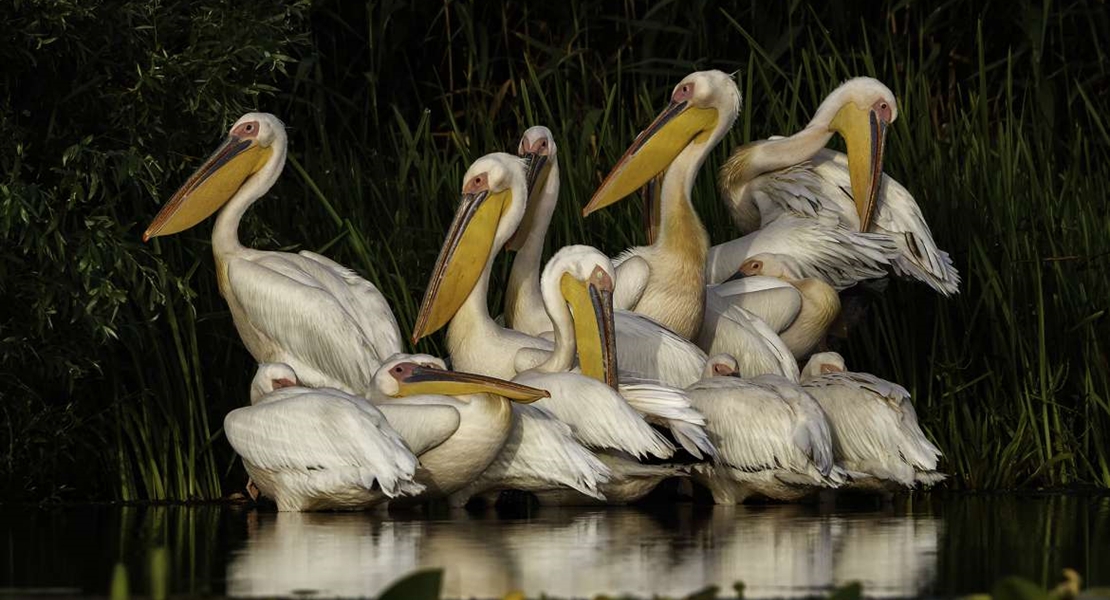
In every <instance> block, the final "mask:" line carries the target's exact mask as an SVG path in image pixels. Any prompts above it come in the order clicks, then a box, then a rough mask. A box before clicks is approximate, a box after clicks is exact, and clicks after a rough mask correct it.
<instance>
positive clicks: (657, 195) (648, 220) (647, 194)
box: [640, 173, 663, 245]
mask: <svg viewBox="0 0 1110 600" xmlns="http://www.w3.org/2000/svg"><path fill="white" fill-rule="evenodd" d="M640 195H641V196H643V197H644V229H646V230H647V243H648V245H651V244H654V243H655V238H656V237H657V236H658V235H659V224H660V216H661V215H660V211H661V210H662V209H663V202H662V201H663V173H660V174H658V175H656V176H655V177H652V178H651V179H650V180H648V182H647V183H646V184H644V187H643V188H642V189H641V190H640Z"/></svg>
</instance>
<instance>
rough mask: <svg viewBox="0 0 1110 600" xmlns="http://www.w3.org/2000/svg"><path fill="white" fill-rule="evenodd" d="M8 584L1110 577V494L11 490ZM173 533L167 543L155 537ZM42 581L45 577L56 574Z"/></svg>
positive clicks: (889, 593) (347, 588) (917, 582)
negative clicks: (156, 578)
mask: <svg viewBox="0 0 1110 600" xmlns="http://www.w3.org/2000/svg"><path fill="white" fill-rule="evenodd" d="M0 534H2V536H3V538H2V540H3V542H2V548H0V596H5V595H23V594H29V593H32V592H35V593H44V592H46V593H50V594H67V595H69V594H78V593H80V594H101V595H103V594H105V593H106V592H107V590H108V585H109V581H110V579H111V574H112V570H113V566H114V565H115V564H116V563H117V562H118V561H122V562H123V563H124V564H126V565H127V567H128V573H129V575H130V578H131V590H132V592H136V593H141V594H145V593H147V592H148V590H149V589H150V588H149V586H150V583H149V579H150V578H151V575H150V573H151V563H152V562H154V560H155V559H154V558H153V557H154V556H156V555H160V556H162V557H163V559H164V560H166V562H168V567H169V568H168V571H169V573H170V575H169V578H170V582H169V592H170V593H171V594H189V595H208V594H213V595H228V596H273V595H283V596H289V595H307V596H313V597H318V596H334V595H342V596H367V595H374V594H377V593H378V592H379V591H380V590H381V589H382V588H383V587H384V586H386V585H387V584H388V583H389V582H390V581H392V580H393V579H394V578H395V577H397V576H398V575H400V574H404V573H406V572H408V571H411V570H413V569H415V568H418V567H426V566H439V567H446V568H447V570H446V575H445V587H446V590H445V591H446V594H445V596H446V597H449V598H456V597H480V598H481V597H485V598H489V597H498V598H499V597H501V596H503V595H504V594H505V593H506V592H508V591H510V590H517V589H518V590H522V591H524V592H526V593H528V594H529V595H530V596H533V595H534V596H538V595H539V594H540V593H541V592H545V593H547V594H549V595H553V596H558V597H568V596H575V597H583V596H590V597H592V596H593V595H596V594H600V593H612V594H615V593H629V594H635V595H637V596H646V597H650V596H651V595H652V594H667V595H682V594H687V593H690V592H692V591H694V590H697V589H700V588H702V587H704V586H706V585H708V584H716V585H718V586H721V587H722V589H724V590H729V591H730V593H731V586H732V584H733V583H734V582H736V581H743V582H744V583H745V584H746V588H745V595H746V596H748V597H800V596H805V595H810V594H813V593H816V592H821V591H825V590H827V589H829V588H830V587H831V586H835V585H839V584H844V583H847V582H850V581H853V580H858V581H861V582H862V583H863V585H864V592H865V594H866V595H868V596H871V597H883V598H886V597H920V596H933V597H936V596H940V597H950V596H954V595H957V594H964V593H970V592H976V591H984V590H989V588H990V585H991V582H993V581H994V580H995V579H996V578H998V577H999V576H1002V575H1007V574H1018V575H1024V576H1026V577H1029V578H1032V579H1034V580H1037V581H1042V582H1054V581H1056V580H1057V577H1058V574H1059V572H1060V570H1061V569H1062V568H1063V567H1066V566H1070V567H1074V568H1076V569H1078V570H1079V571H1080V572H1081V573H1083V574H1085V575H1086V576H1087V579H1088V581H1089V583H1090V584H1092V585H1094V584H1101V585H1106V584H1108V583H1110V498H1107V497H1101V498H1100V497H1089V496H1088V497H1084V496H1079V497H1076V496H1050V497H1009V496H988V497H984V496H973V497H946V498H928V499H924V500H922V499H918V500H916V501H915V502H914V503H913V504H912V505H911V504H909V503H897V504H896V507H894V508H889V507H888V508H879V507H877V506H876V507H873V508H866V509H861V508H855V509H851V510H848V509H843V508H838V509H827V508H826V509H819V508H818V507H812V506H767V507H710V506H694V505H690V504H682V505H675V506H665V507H656V508H651V509H614V508H608V509H596V510H595V509H536V510H533V511H531V512H530V513H527V514H517V515H508V514H505V513H504V512H501V513H498V512H495V511H488V512H485V513H480V514H476V513H467V512H463V511H450V512H448V511H443V512H442V513H439V514H433V515H430V516H425V515H421V514H408V515H398V514H394V515H385V514H366V513H356V514H277V513H273V512H259V511H255V510H250V509H245V508H236V507H220V506H202V507H147V508H122V509H121V508H116V507H105V506H94V507H79V508H50V509H39V508H27V507H12V506H4V507H0ZM157 548H164V550H155V549H157ZM44 588H45V589H44Z"/></svg>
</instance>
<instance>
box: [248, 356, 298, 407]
mask: <svg viewBox="0 0 1110 600" xmlns="http://www.w3.org/2000/svg"><path fill="white" fill-rule="evenodd" d="M297 384H298V382H297V373H296V372H294V371H293V367H290V366H289V365H287V364H285V363H261V364H259V365H258V370H257V371H255V372H254V379H252V380H251V404H258V400H259V399H261V398H262V397H263V396H265V395H266V394H269V393H270V392H272V391H274V390H277V389H281V388H285V387H293V386H295V385H297Z"/></svg>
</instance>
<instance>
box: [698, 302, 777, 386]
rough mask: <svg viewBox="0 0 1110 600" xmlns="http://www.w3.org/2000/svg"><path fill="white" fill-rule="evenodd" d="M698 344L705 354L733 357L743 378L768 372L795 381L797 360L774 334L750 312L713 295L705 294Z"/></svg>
mask: <svg viewBox="0 0 1110 600" xmlns="http://www.w3.org/2000/svg"><path fill="white" fill-rule="evenodd" d="M698 345H699V346H701V347H702V348H703V349H704V350H706V351H707V352H708V353H709V354H721V353H728V354H731V355H732V356H734V357H735V358H736V360H737V362H738V363H739V366H740V374H741V375H743V376H744V377H754V376H756V375H762V374H765V373H771V374H775V375H781V376H783V377H785V378H787V379H789V380H790V381H795V382H796V381H798V362H797V361H796V360H795V359H794V354H793V353H791V352H790V349H789V348H787V347H786V344H785V343H784V342H783V341H782V339H781V338H779V336H778V334H777V333H776V332H775V331H774V330H772V329H771V328H770V327H768V326H767V324H766V323H764V322H763V321H762V320H760V319H759V318H758V317H756V316H755V315H753V314H752V313H750V312H748V311H746V310H744V309H743V308H741V307H739V306H734V305H731V304H729V303H728V302H727V301H725V300H724V299H722V298H721V297H720V296H718V295H716V294H712V293H709V294H706V295H705V320H704V321H702V326H701V332H700V333H699V335H698ZM702 366H703V367H704V366H705V364H704V363H702ZM699 375H700V371H699Z"/></svg>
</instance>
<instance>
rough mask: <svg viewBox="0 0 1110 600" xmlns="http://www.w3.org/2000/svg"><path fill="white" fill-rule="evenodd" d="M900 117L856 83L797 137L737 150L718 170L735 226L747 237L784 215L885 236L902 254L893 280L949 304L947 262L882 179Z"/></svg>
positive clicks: (886, 93) (887, 96) (894, 186)
mask: <svg viewBox="0 0 1110 600" xmlns="http://www.w3.org/2000/svg"><path fill="white" fill-rule="evenodd" d="M897 117H898V105H897V103H896V102H895V99H894V94H893V93H892V92H891V91H890V89H889V88H887V87H886V86H885V85H883V84H882V83H880V82H879V81H877V80H875V79H871V78H869V77H857V78H855V79H849V80H848V81H846V82H845V83H843V84H841V85H840V87H838V88H836V89H835V90H833V92H832V93H831V94H829V95H828V97H826V98H825V100H824V102H822V103H821V106H820V107H818V109H817V112H816V113H815V114H814V115H813V119H811V120H810V122H809V124H808V125H807V126H806V127H805V128H804V129H802V130H801V131H799V132H798V133H795V134H794V135H792V136H790V137H785V138H782V137H779V138H772V139H769V140H761V141H757V142H752V143H750V144H746V145H744V146H742V147H740V148H738V149H737V150H736V151H735V152H734V153H733V154H732V156H731V157H730V158H729V160H728V162H727V163H725V165H724V166H723V167H722V168H721V188H722V190H723V192H724V195H725V198H726V204H727V205H728V207H729V209H730V210H731V211H732V215H733V220H734V221H736V224H737V225H738V226H739V227H740V229H741V230H742V231H744V232H749V231H754V230H756V229H759V228H761V227H765V226H767V224H769V223H770V222H772V221H774V220H775V219H777V218H779V217H780V216H782V215H786V214H794V215H802V216H811V217H812V216H822V217H825V218H831V219H835V220H836V221H837V222H839V223H840V225H841V226H843V227H847V228H849V229H852V230H854V231H870V232H875V233H885V234H887V235H889V236H890V237H891V238H892V239H893V241H894V243H896V244H897V245H898V247H899V249H900V250H901V252H900V255H899V256H898V257H897V258H896V259H895V260H894V261H893V263H892V264H893V266H894V270H895V272H897V273H899V274H902V275H908V276H910V277H913V278H915V279H918V280H920V281H923V282H925V283H927V284H928V285H930V286H932V287H933V289H935V290H937V291H938V292H941V293H942V294H944V295H946V296H947V295H951V294H954V293H956V292H957V291H958V288H959V283H960V276H959V273H957V272H956V269H955V267H953V266H952V259H951V258H949V256H948V253H946V252H943V251H941V250H940V249H938V248H937V246H936V243H935V242H933V235H932V233H931V232H930V231H929V226H928V225H927V224H926V223H925V218H924V217H923V216H922V214H921V209H920V208H919V207H918V206H917V203H916V202H915V201H914V199H913V196H911V195H910V194H909V192H907V191H906V189H905V188H903V187H902V186H901V185H899V184H898V182H896V181H894V180H893V179H891V178H890V177H887V176H886V175H884V174H883V169H882V164H883V148H884V144H885V142H886V131H887V128H888V127H889V125H890V124H891V123H893V122H894V120H895V119H896V118H897ZM834 133H839V134H840V135H841V136H842V137H843V138H844V140H845V142H846V144H847V147H848V154H847V156H845V155H844V154H841V153H839V152H834V151H832V150H826V149H825V144H826V143H828V141H829V138H831V137H832V135H833V134H834Z"/></svg>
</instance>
